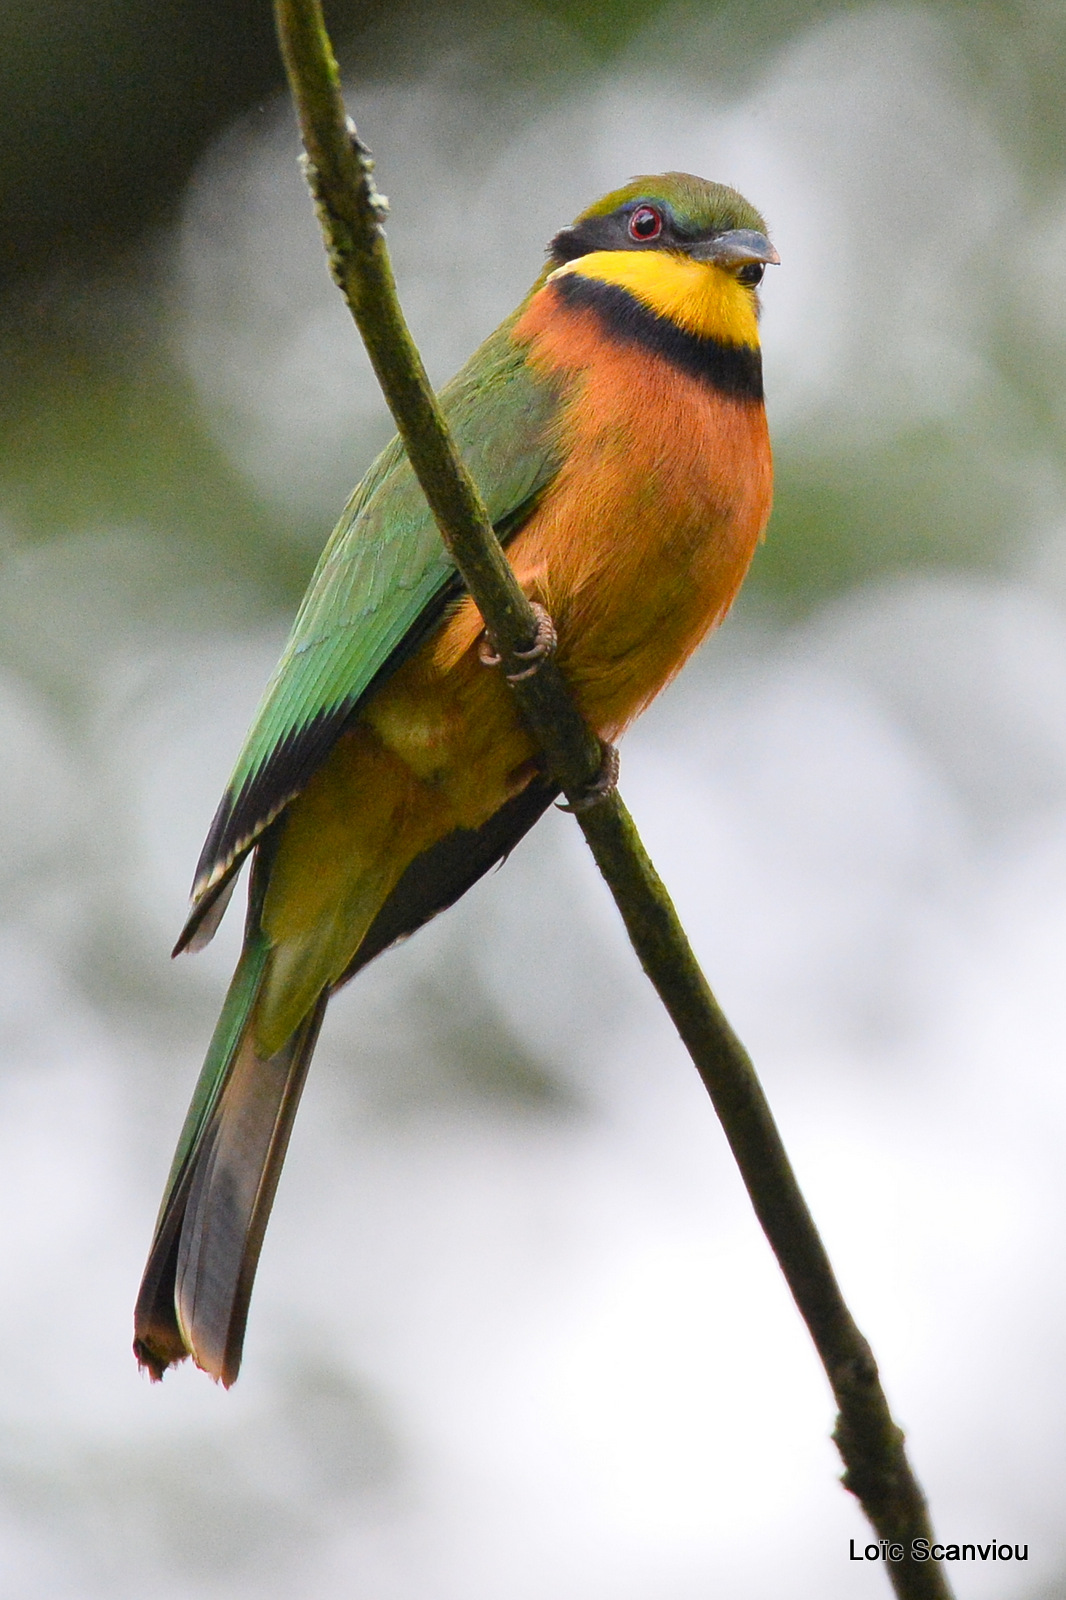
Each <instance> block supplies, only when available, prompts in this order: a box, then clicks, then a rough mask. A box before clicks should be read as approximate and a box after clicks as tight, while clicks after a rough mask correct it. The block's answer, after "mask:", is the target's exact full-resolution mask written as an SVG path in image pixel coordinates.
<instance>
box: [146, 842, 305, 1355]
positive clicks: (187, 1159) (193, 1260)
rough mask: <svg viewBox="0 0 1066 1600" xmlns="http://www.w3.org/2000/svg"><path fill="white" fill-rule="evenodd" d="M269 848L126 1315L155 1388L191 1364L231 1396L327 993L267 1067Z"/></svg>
mask: <svg viewBox="0 0 1066 1600" xmlns="http://www.w3.org/2000/svg"><path fill="white" fill-rule="evenodd" d="M272 845H273V841H272V840H269V839H268V840H265V841H263V842H262V843H261V844H260V847H259V852H258V856H259V859H258V860H257V861H256V864H255V868H254V870H253V874H252V884H251V891H250V894H249V903H248V923H247V927H246V930H245V942H244V950H243V951H242V953H241V959H240V962H239V963H238V966H237V970H236V972H235V973H234V975H233V981H232V983H231V984H230V987H229V992H228V993H227V995H226V1000H225V1004H224V1005H223V1007H222V1014H221V1016H220V1017H219V1019H218V1024H217V1026H216V1028H215V1031H214V1035H213V1036H212V1039H211V1044H210V1046H209V1047H208V1051H207V1058H206V1060H205V1061H204V1065H203V1069H202V1071H201V1073H200V1077H199V1080H198V1082H197V1085H196V1090H195V1093H194V1095H193V1100H192V1104H191V1105H190V1107H189V1111H188V1115H187V1116H186V1118H185V1126H184V1127H183V1129H182V1132H181V1137H180V1139H179V1140H178V1148H177V1151H176V1152H175V1155H174V1161H173V1165H172V1166H171V1170H170V1178H169V1180H168V1183H167V1188H166V1193H165V1195H164V1197H163V1204H162V1206H161V1207H160V1211H159V1218H158V1220H157V1222H156V1230H155V1237H154V1239H153V1241H152V1248H151V1251H150V1252H149V1256H148V1264H147V1266H146V1267H145V1270H144V1277H143V1279H142V1280H141V1288H140V1293H139V1294H138V1296H137V1306H136V1310H135V1312H134V1330H135V1337H134V1342H133V1348H134V1352H135V1354H136V1356H137V1359H138V1361H139V1362H140V1363H141V1365H142V1366H144V1367H147V1368H148V1370H149V1372H150V1373H151V1374H152V1376H153V1377H154V1378H161V1377H162V1376H163V1373H164V1372H165V1371H166V1369H167V1367H168V1366H170V1365H171V1364H172V1363H174V1362H176V1361H183V1360H184V1359H185V1357H186V1356H188V1355H191V1356H192V1358H193V1360H194V1361H195V1362H196V1363H197V1365H198V1366H201V1367H203V1368H204V1369H205V1371H207V1372H210V1373H211V1374H212V1376H213V1377H215V1378H219V1379H221V1381H222V1382H223V1383H224V1384H226V1385H227V1386H228V1385H229V1384H231V1383H232V1382H233V1380H234V1378H235V1377H236V1376H237V1371H238V1368H239V1366H240V1359H241V1346H242V1343H243V1340H244V1325H245V1320H246V1318H247V1314H248V1299H249V1296H250V1294H251V1289H252V1280H253V1278H254V1277H255V1269H256V1265H257V1263H258V1260H259V1251H260V1248H261V1246H262V1242H263V1233H264V1230H265V1228H266V1224H267V1218H268V1217H269V1215H270V1207H271V1203H272V1201H273V1199H274V1191H275V1189H276V1188H277V1182H278V1175H279V1173H280V1171H281V1164H282V1161H283V1160H284V1158H285V1150H286V1146H287V1145H288V1141H289V1134H290V1132H291V1130H292V1121H293V1117H294V1116H295V1114H296V1107H297V1104H298V1102H299V1098H300V1091H301V1089H302V1088H303V1084H304V1079H305V1077H306V1075H307V1065H308V1062H309V1061H310V1059H311V1053H312V1051H313V1050H314V1047H315V1041H316V1039H317V1038H318V1030H319V1028H320V1026H321V1023H322V1016H323V1013H324V1012H325V1009H326V1002H327V999H328V995H327V994H326V993H323V994H322V995H320V996H319V998H318V1000H317V1001H316V1003H315V1004H314V1005H313V1006H312V1008H311V1010H310V1012H309V1013H308V1015H307V1016H306V1017H305V1018H304V1019H303V1020H302V1022H301V1023H300V1024H299V1026H298V1027H297V1028H296V1029H295V1030H294V1032H293V1034H292V1035H291V1037H290V1038H289V1039H287V1040H286V1041H285V1043H284V1044H283V1045H282V1046H281V1048H280V1049H279V1050H278V1051H276V1052H275V1054H273V1055H271V1056H267V1057H264V1056H261V1055H260V1054H259V1053H258V1052H257V1050H256V1048H255V1040H254V1027H253V1021H254V1017H255V1012H256V1003H257V1000H258V998H259V993H260V990H261V988H262V985H263V979H264V977H265V975H266V971H267V963H268V957H269V955H270V945H269V941H268V940H267V938H266V935H265V934H264V933H263V931H262V928H261V926H260V916H261V912H262V904H263V897H264V895H265V892H266V883H267V880H268V878H269V868H270V863H271V858H272V854H273V850H272Z"/></svg>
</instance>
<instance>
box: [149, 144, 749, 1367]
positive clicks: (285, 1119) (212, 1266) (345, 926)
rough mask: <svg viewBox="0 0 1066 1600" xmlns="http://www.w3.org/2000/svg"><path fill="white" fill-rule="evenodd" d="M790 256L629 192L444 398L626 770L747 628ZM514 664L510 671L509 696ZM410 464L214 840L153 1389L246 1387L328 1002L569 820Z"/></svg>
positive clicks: (593, 717)
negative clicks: (783, 264)
mask: <svg viewBox="0 0 1066 1600" xmlns="http://www.w3.org/2000/svg"><path fill="white" fill-rule="evenodd" d="M778 261H779V257H778V254H777V252H776V250H775V249H774V247H773V245H772V244H771V243H770V240H769V236H768V232H767V227H766V224H765V222H764V221H763V218H762V217H761V216H760V214H759V212H758V211H756V210H755V208H754V207H753V206H752V205H750V204H749V203H748V201H746V200H745V199H744V198H743V197H742V196H741V195H740V194H739V193H738V192H737V191H736V190H735V189H733V188H730V187H728V186H727V185H724V184H719V183H712V182H709V181H707V180H706V179H703V178H699V177H695V176H693V175H691V174H688V173H680V172H670V173H666V174H663V175H659V176H643V177H636V178H634V179H632V180H631V181H630V182H629V183H628V184H626V185H625V186H624V187H622V188H620V189H617V190H615V191H613V192H612V193H610V194H608V195H606V196H605V197H604V198H602V199H600V200H598V201H596V203H595V204H593V205H591V206H590V207H588V209H587V210H585V211H583V212H581V214H580V215H579V216H578V217H577V218H576V220H575V221H574V222H573V223H571V224H570V225H568V226H566V227H563V228H562V229H560V231H559V232H558V233H556V235H555V236H554V238H553V239H552V240H551V242H550V244H549V246H548V252H547V261H546V263H545V265H544V267H543V270H542V271H541V273H540V275H539V276H538V277H537V279H536V281H535V282H534V284H533V287H532V288H531V290H530V291H529V293H528V294H527V295H526V297H525V298H524V299H523V300H522V302H521V303H520V305H519V306H518V307H517V309H516V310H515V311H514V312H513V313H512V314H511V315H510V316H509V317H507V318H506V319H505V320H504V322H503V323H501V325H500V326H499V327H498V328H497V329H496V331H495V332H494V333H493V334H491V335H490V336H489V338H488V339H487V340H486V341H485V342H484V343H483V344H482V345H481V346H480V348H479V349H478V350H477V351H476V352H475V354H474V355H473V356H472V357H471V359H470V360H469V361H468V362H467V364H466V365H465V366H464V367H463V368H462V369H461V370H460V372H459V373H458V374H457V376H456V377H455V378H454V379H453V380H452V381H451V382H450V383H449V384H447V385H446V386H445V387H444V389H443V390H442V391H441V396H440V399H441V403H442V406H443V410H444V414H445V416H446V418H447V421H448V423H449V425H450V427H451V429H452V432H453V435H454V437H455V440H456V442H457V445H458V448H459V450H460V452H461V454H462V456H463V458H464V460H465V462H466V465H467V466H468V468H469V469H470V471H471V473H472V475H473V477H474V480H475V482H476V483H477V484H478V486H479V488H480V490H481V493H482V496H483V498H484V501H485V504H486V506H487V509H488V512H489V516H490V518H491V520H492V523H493V526H494V528H495V530H496V533H497V535H498V537H499V538H500V540H501V542H502V543H503V545H504V546H505V548H506V550H507V553H508V557H509V559H510V561H511V564H512V567H513V569H514V571H515V574H516V576H517V578H518V581H519V583H520V584H521V586H522V588H523V589H524V591H525V593H526V594H527V596H528V597H529V598H530V600H531V602H533V604H534V607H535V609H536V613H537V616H538V619H539V620H538V638H537V640H536V641H534V644H533V645H532V646H531V648H530V650H529V652H528V653H527V654H528V658H529V659H528V663H527V662H520V663H518V664H517V671H516V672H512V676H516V675H519V674H520V673H525V672H531V671H535V670H536V668H537V665H538V659H539V658H540V657H542V656H543V655H544V654H546V653H548V652H549V651H554V654H555V657H556V660H557V662H558V664H559V667H560V669H561V671H562V673H563V675H564V677H565V679H566V681H567V683H568V685H569V688H570V690H571V691H572V693H573V696H574V698H575V700H576V703H577V705H578V707H579V709H580V711H581V712H582V714H583V715H584V717H585V718H586V720H587V722H588V724H589V725H590V727H591V728H592V730H593V731H594V732H595V734H597V735H598V736H599V738H600V739H601V741H602V742H603V747H604V750H605V752H606V754H605V767H604V772H603V774H601V780H600V782H599V783H598V785H593V786H591V789H590V793H589V794H588V795H587V796H586V797H585V803H594V802H595V801H596V799H597V798H598V795H599V794H600V793H602V792H604V791H605V790H607V789H609V788H610V786H611V783H612V781H613V777H614V770H615V769H614V767H613V766H612V764H611V756H612V753H613V748H614V742H615V741H616V740H617V739H618V738H619V737H620V736H621V734H622V733H623V731H624V730H625V729H626V727H627V726H628V725H629V724H630V723H631V722H632V721H633V719H634V718H635V717H636V716H637V714H638V713H639V712H640V711H641V710H642V709H643V708H644V707H645V706H646V705H647V704H648V703H649V701H651V700H652V699H653V698H654V696H655V695H656V694H658V692H659V691H660V690H661V689H662V688H663V687H664V685H665V684H666V683H668V682H669V681H670V680H671V679H672V678H673V676H674V675H675V673H676V672H677V671H678V670H679V669H680V667H681V666H682V665H683V663H684V662H685V661H686V660H687V658H688V657H689V656H690V655H691V653H692V652H693V650H694V649H695V648H696V646H697V645H698V644H699V643H700V642H701V640H702V639H703V638H704V636H705V635H706V634H707V633H708V632H709V631H710V629H711V628H713V627H714V626H715V624H716V623H718V622H719V621H720V620H721V619H722V617H723V616H724V615H725V613H726V612H727V610H728V609H729V607H730V605H731V603H732V601H733V598H734V596H735V595H736V593H737V590H738V589H739V587H740V584H741V582H742V580H743V578H744V576H745V573H746V572H747V569H748V566H749V563H750V561H751V559H752V556H753V554H754V552H755V549H756V547H757V545H758V543H759V541H760V539H761V538H762V536H763V533H764V530H765V527H766V523H767V520H768V518H769V514H770V507H771V499H772V463H771V452H770V442H769V436H768V431H767V423H766V413H765V407H764V399H763V380H762V356H761V349H760V343H759V327H758V319H759V310H760V307H759V297H758V286H759V284H760V282H761V280H762V277H763V273H764V269H765V267H766V266H767V265H768V264H776V263H777V262H778ZM508 664H510V665H512V666H514V665H515V664H514V663H511V662H510V661H508V662H506V663H503V664H502V665H504V666H505V667H506V666H507V665H508ZM500 665H501V663H500V661H499V657H498V656H496V655H495V653H494V652H493V650H492V648H491V645H490V644H489V642H488V640H487V639H486V637H485V633H484V624H483V621H482V618H481V616H480V613H479V612H478V610H477V608H476V606H475V605H474V602H473V600H472V599H471V598H470V596H469V595H468V594H466V592H465V591H464V588H463V584H462V581H461V579H460V577H459V575H458V573H457V571H456V569H455V566H454V564H453V562H452V560H451V558H450V556H449V555H448V552H447V550H446V549H445V547H444V544H443V542H442V540H441V538H440V535H439V533H438V531H437V528H436V525H435V523H434V522H433V519H432V517H431V514H430V512H429V509H428V506H427V504H426V501H425V499H424V497H423V495H422V493H421V490H420V488H419V485H418V482H417V479H416V478H415V475H414V472H413V470H412V468H411V466H410V463H409V461H408V459H407V456H406V454H405V452H404V450H403V447H402V445H401V443H400V441H399V440H398V439H394V440H393V441H392V442H391V444H389V445H388V446H387V447H386V448H385V450H384V451H383V452H382V453H381V455H380V456H379V457H378V458H377V460H376V461H375V462H374V464H373V465H372V466H371V467H370V470H369V471H368V472H367V474H366V476H365V477H364V478H363V480H362V482H361V483H360V484H359V485H358V487H357V488H356V489H355V491H354V493H353V494H352V497H351V499H350V501H349V502H348V505H347V507H346V508H345V510H344V512H343V514H342V515H341V518H340V521H339V522H338V524H337V527H336V528H335V530H334V532H333V534H332V535H331V537H330V539H329V541H328V543H327V544H326V547H325V549H324V551H323V554H322V556H321V559H320V561H319V564H318V567H317V569H316V571H315V574H314V576H313V578H312V580H311V584H310V587H309V588H308V591H307V594H306V596H305V598H304V600H303V602H302V604H301V606H300V609H299V612H298V613H297V617H296V620H295V623H294V625H293V629H292V633H291V635H290V638H289V641H288V643H287V645H286V647H285V649H284V652H283V654H282V656H281V659H280V662H279V664H278V666H277V668H276V670H275V672H274V674H273V677H272V678H271V680H270V682H269V684H268V686H267V688H266V691H265V693H264V696H263V699H262V701H261V703H260V706H259V709H258V711H257V713H256V715H255V717H254V720H253V722H252V726H251V729H250V732H249V733H248V735H247V738H246V740H245V743H244V745H243V748H242V749H241V751H240V754H239V756H238V759H237V763H236V767H235V769H234V772H233V776H232V778H231V780H230V783H229V785H228V787H227V789H226V792H225V794H224V796H223V799H222V801H221V804H220V806H219V808H218V811H217V813H216V816H215V819H214V821H213V823H212V825H211V828H210V831H209V833H208V836H207V841H206V843H205V845H204V849H203V852H202V855H201V857H200V861H199V865H198V868H197V872H196V877H195V882H194V886H193V895H192V904H191V910H190V913H189V917H188V921H187V922H186V924H185V927H184V929H183V931H182V934H181V936H180V938H179V940H178V943H177V945H176V947H175V952H174V953H175V954H178V953H179V952H181V951H182V950H194V949H198V948H201V947H202V946H203V945H205V944H206V943H207V942H208V941H209V940H210V938H211V937H212V935H213V934H214V932H215V929H216V928H217V926H218V923H219V921H220V920H221V917H222V914H223V912H224V911H225V909H226V905H227V902H228V900H229V898H230V896H231V894H232V891H233V888H234V884H235V882H236V880H237V877H238V874H239V873H240V871H241V868H242V866H243V864H244V863H245V861H246V859H247V858H248V857H249V856H250V857H251V869H250V876H249V888H248V905H247V914H246V924H245V934H244V945H243V949H242V953H241V956H240V959H239V962H238V965H237V968H236V971H235V973H234V976H233V980H232V983H231V985H230V988H229V991H228V993H227V996H226V999H225V1002H224V1004H223V1008H222V1012H221V1015H220V1017H219V1021H218V1024H217V1026H216V1028H215V1032H214V1034H213V1036H212V1039H211V1042H210V1045H209V1048H208V1052H207V1057H206V1060H205V1063H204V1066H203V1069H202V1072H201V1075H200V1078H199V1081H198V1083H197V1087H196V1090H195V1093H194V1096H193V1100H192V1104H191V1106H190V1108H189V1112H188V1116H187V1118H186V1121H185V1125H184V1128H183V1130H182V1133H181V1136H180V1139H179V1142H178V1147H177V1151H176V1154H175V1156H174V1161H173V1165H172V1167H171V1172H170V1177H169V1180H168V1183H167V1187H166V1191H165V1195H164V1199H163V1203H162V1206H161V1208H160V1212H159V1216H158V1220H157V1223H156V1228H155V1233H154V1237H153V1240H152V1244H151V1249H150V1253H149V1257H148V1263H147V1266H146V1268H145V1272H144V1277H143V1280H142V1283H141V1288H140V1293H139V1295H138V1299H137V1305H136V1310H135V1318H134V1321H135V1339H134V1352H135V1354H136V1356H137V1358H138V1361H139V1362H140V1364H141V1366H142V1367H143V1368H146V1369H147V1371H148V1372H149V1374H150V1375H151V1376H152V1377H153V1378H155V1379H158V1378H161V1377H162V1375H163V1373H164V1372H165V1370H166V1369H167V1368H168V1367H169V1366H171V1365H172V1364H173V1363H175V1362H179V1361H181V1360H183V1359H184V1358H185V1357H187V1356H191V1357H192V1359H193V1361H194V1362H195V1363H196V1365H198V1366H199V1367H200V1368H202V1369H203V1370H204V1371H205V1372H207V1373H209V1374H210V1375H211V1376H212V1377H213V1378H215V1379H216V1380H218V1381H220V1382H221V1383H222V1384H223V1385H225V1386H226V1387H229V1385H230V1384H232V1383H233V1382H234V1380H235V1379H236V1377H237V1374H238V1372H239V1370H240V1364H241V1357H242V1351H243V1345H244V1337H245V1329H246V1325H247V1318H248V1308H249V1299H250V1296H251V1291H252V1284H253V1279H254V1276H255V1272H256V1267H257V1264H258V1260H259V1254H260V1249H261V1246H262V1242H263V1235H264V1230H265V1228H266V1224H267V1220H268V1217H269V1214H270V1209H271V1205H272V1203H273V1199H274V1194H275V1190H276V1187H277V1182H278V1176H279V1173H280V1170H281V1166H282V1162H283V1160H284V1157H285V1151H286V1147H287V1144H288V1140H289V1135H290V1132H291V1129H292V1124H293V1118H294V1116H295V1113H296V1109H297V1104H298V1101H299V1098H300V1093H301V1090H302V1087H303V1084H304V1080H305V1077H306V1073H307V1068H308V1064H309V1061H310V1058H311V1055H312V1052H313V1050H314V1047H315V1042H316V1039H317V1037H318V1033H319V1029H320V1027H321V1024H322V1018H323V1014H324V1012H325V1009H326V1006H327V1003H328V1001H329V999H330V996H331V995H333V994H334V993H335V992H336V990H337V989H339V988H340V987H341V985H342V984H344V983H346V982H347V981H348V979H350V978H352V977H353V976H354V975H355V974H356V973H357V972H359V971H360V970H361V969H362V968H363V967H364V966H365V965H366V964H367V963H368V962H369V961H371V960H372V959H373V958H374V957H376V956H377V955H379V954H380V953H381V952H382V951H384V950H385V949H386V948H387V947H389V946H390V945H393V944H395V943H396V942H397V941H399V940H401V939H403V938H406V937H407V936H409V935H410V934H412V933H413V932H415V930H417V929H418V928H420V927H421V926H423V925H424V924H425V923H426V922H428V921H429V920H430V918H432V917H433V916H435V915H437V913H438V912H440V911H443V910H444V909H446V908H447V907H449V906H451V905H452V904H453V903H454V902H455V901H456V900H458V899H459V897H460V896H461V895H462V894H464V893H465V892H466V890H467V889H468V888H470V887H471V885H472V884H474V883H475V882H477V880H478V879H479V878H481V877H482V876H483V875H484V874H485V873H486V872H487V871H488V870H489V869H490V868H491V867H492V866H494V865H496V864H497V863H499V862H500V861H502V860H503V859H504V858H505V857H506V856H507V855H508V854H509V853H510V851H511V850H512V849H513V848H514V846H515V845H516V844H517V843H518V841H519V840H520V839H521V838H522V837H523V836H524V835H525V834H526V833H527V832H528V830H529V829H530V828H531V827H532V826H533V825H534V824H535V823H536V822H537V821H538V819H539V818H540V817H541V816H542V815H543V814H544V813H545V811H546V810H547V809H548V807H549V806H550V805H551V804H552V803H553V802H554V801H555V800H557V799H558V797H559V787H558V785H557V784H556V783H555V782H554V781H553V780H552V777H551V775H550V773H549V772H548V771H547V770H546V769H545V766H544V764H543V762H542V760H541V758H540V756H539V753H538V750H537V748H536V747H535V745H534V743H533V740H532V738H531V736H530V735H529V733H528V732H527V731H526V729H525V727H524V725H523V723H522V721H521V720H520V717H519V715H518V711H517V707H516V704H515V700H514V696H513V694H512V692H511V690H510V688H509V686H508V684H507V682H506V681H504V680H505V676H506V674H505V673H504V672H501V671H499V670H496V669H497V668H498V667H499V666H500Z"/></svg>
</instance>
